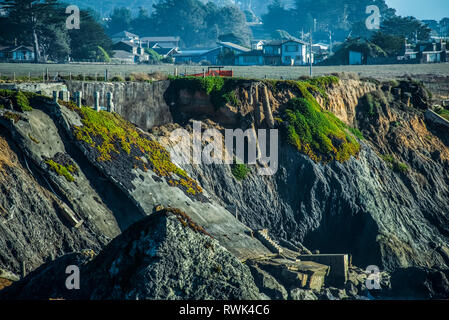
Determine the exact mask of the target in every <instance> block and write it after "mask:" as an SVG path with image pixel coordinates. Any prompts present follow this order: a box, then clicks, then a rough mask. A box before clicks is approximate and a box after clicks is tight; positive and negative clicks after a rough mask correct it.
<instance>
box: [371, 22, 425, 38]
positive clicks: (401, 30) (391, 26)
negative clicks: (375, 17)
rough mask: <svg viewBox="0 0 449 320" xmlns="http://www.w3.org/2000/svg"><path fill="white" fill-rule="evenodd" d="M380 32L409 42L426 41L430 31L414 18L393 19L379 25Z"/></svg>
mask: <svg viewBox="0 0 449 320" xmlns="http://www.w3.org/2000/svg"><path fill="white" fill-rule="evenodd" d="M380 31H381V32H382V33H384V34H389V35H393V36H397V37H404V38H406V39H408V40H409V41H428V40H429V38H430V32H431V30H430V29H429V28H428V27H427V26H425V25H424V24H422V23H421V21H419V20H417V19H416V18H414V17H393V18H390V19H388V20H385V21H383V22H382V23H381V26H380Z"/></svg>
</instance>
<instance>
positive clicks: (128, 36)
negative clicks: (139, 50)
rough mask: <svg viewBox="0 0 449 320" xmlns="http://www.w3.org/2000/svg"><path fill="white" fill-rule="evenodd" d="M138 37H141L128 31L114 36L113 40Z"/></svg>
mask: <svg viewBox="0 0 449 320" xmlns="http://www.w3.org/2000/svg"><path fill="white" fill-rule="evenodd" d="M138 37H139V36H138V35H136V34H134V33H131V32H128V31H121V32H118V33H116V34H114V35H113V36H112V38H138Z"/></svg>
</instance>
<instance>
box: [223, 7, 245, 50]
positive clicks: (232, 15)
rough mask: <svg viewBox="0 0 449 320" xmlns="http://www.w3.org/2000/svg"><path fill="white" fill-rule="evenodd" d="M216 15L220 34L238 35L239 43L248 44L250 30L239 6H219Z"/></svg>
mask: <svg viewBox="0 0 449 320" xmlns="http://www.w3.org/2000/svg"><path fill="white" fill-rule="evenodd" d="M216 16H217V19H216V24H217V25H218V28H219V30H220V34H221V35H224V34H234V35H238V39H239V42H240V44H242V45H247V46H249V44H250V38H251V30H250V29H249V28H248V26H247V25H246V17H245V15H244V14H243V12H242V11H241V10H240V9H239V8H237V7H236V6H226V7H223V8H220V9H219V10H218V12H217V14H216Z"/></svg>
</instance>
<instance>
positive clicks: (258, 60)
mask: <svg viewBox="0 0 449 320" xmlns="http://www.w3.org/2000/svg"><path fill="white" fill-rule="evenodd" d="M235 65H237V66H262V65H264V56H263V51H262V50H252V51H249V52H244V53H241V54H239V55H237V56H236V57H235Z"/></svg>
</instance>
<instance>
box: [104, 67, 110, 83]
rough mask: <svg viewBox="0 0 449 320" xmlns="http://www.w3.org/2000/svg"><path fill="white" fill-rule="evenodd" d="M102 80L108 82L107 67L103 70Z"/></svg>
mask: <svg viewBox="0 0 449 320" xmlns="http://www.w3.org/2000/svg"><path fill="white" fill-rule="evenodd" d="M104 81H105V82H108V81H109V72H108V69H106V70H105V71H104Z"/></svg>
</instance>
